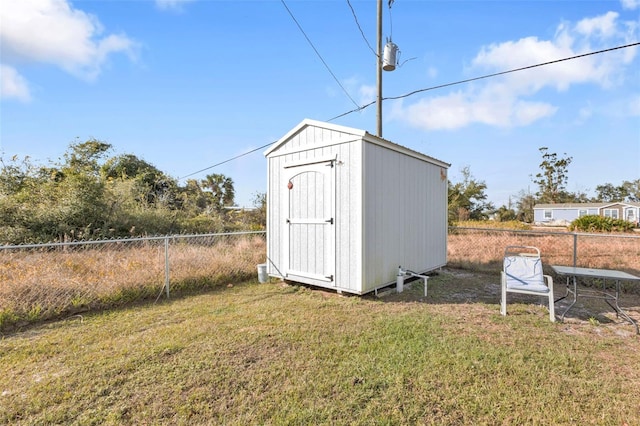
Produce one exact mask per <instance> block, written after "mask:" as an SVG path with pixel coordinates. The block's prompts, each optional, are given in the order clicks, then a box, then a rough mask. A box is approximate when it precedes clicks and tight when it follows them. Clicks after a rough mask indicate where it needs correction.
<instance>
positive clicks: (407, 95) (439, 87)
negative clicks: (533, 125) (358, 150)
mask: <svg viewBox="0 0 640 426" xmlns="http://www.w3.org/2000/svg"><path fill="white" fill-rule="evenodd" d="M638 45H640V42H636V43H631V44H625V45H623V46H616V47H611V48H609V49H602V50H597V51H595V52H589V53H583V54H580V55H575V56H570V57H568V58H562V59H556V60H553V61H548V62H543V63H540V64H535V65H528V66H526V67H521V68H514V69H511V70H508V71H501V72H496V73H493V74H487V75H483V76H480V77H473V78H468V79H465V80H459V81H455V82H453V83H445V84H440V85H438V86H431V87H427V88H425V89H418V90H414V91H413V92H409V93H406V94H404V95H400V96H388V97H383V98H382V100H383V101H386V100H393V99H403V98H408V97H409V96H413V95H415V94H416V93H422V92H427V91H430V90H436V89H442V88H444V87H449V86H456V85H458V84H464V83H470V82H472V81H477V80H483V79H486V78H491V77H497V76H500V75H505V74H510V73H514V72H518V71H524V70H529V69H532V68H538V67H542V66H545V65H551V64H557V63H559V62H565V61H570V60H573V59H578V58H584V57H585V56H592V55H598V54H601V53H606V52H611V51H613V50H618V49H626V48H629V47H634V46H638ZM376 102H377V101H375V100H374V101H372V102H369V103H368V104H366V105H362V106H361V107H358V108H356V109H352V110H351V111H347V112H345V113H342V114H340V115H337V116H335V117H333V118H331V119H329V120H327V121H333V120H336V119H338V118H340V117H344V116H346V115H349V114H352V113H354V112H358V111H362V110H364V109H366V108H368V107H370V106H371V105H373V104H375V103H376Z"/></svg>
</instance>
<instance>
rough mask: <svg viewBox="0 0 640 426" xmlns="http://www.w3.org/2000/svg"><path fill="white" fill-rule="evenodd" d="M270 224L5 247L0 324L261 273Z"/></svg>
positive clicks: (0, 263) (0, 260)
mask: <svg viewBox="0 0 640 426" xmlns="http://www.w3.org/2000/svg"><path fill="white" fill-rule="evenodd" d="M265 257H266V244H265V232H264V231H262V232H238V233H227V234H206V235H173V236H165V237H150V238H135V239H120V240H107V241H84V242H70V243H54V244H38V245H19V246H1V247H0V328H2V325H3V324H9V323H13V324H16V323H17V324H20V323H22V322H30V321H32V320H36V319H46V318H52V317H59V316H63V315H69V314H73V313H77V312H81V311H84V310H87V309H91V308H100V307H112V306H118V305H122V304H126V303H130V302H133V301H136V300H141V299H146V298H153V297H156V298H157V297H159V296H160V295H162V293H165V294H166V295H167V296H169V295H170V292H176V291H178V292H180V291H188V290H193V289H206V288H212V287H215V286H217V285H220V284H227V283H233V282H237V281H239V280H246V279H249V278H252V277H254V276H255V275H256V265H257V264H258V263H262V262H264V259H265Z"/></svg>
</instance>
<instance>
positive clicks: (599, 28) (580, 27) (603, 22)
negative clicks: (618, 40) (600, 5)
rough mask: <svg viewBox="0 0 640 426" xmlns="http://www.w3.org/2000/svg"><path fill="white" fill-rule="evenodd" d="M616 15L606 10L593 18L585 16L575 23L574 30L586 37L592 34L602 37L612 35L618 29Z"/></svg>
mask: <svg viewBox="0 0 640 426" xmlns="http://www.w3.org/2000/svg"><path fill="white" fill-rule="evenodd" d="M618 16H619V15H618V14H617V13H616V12H607V13H605V14H604V15H602V16H596V17H595V18H585V19H583V20H581V21H580V22H578V23H577V24H576V31H577V32H578V33H579V34H582V35H585V36H587V37H589V36H592V35H593V36H600V37H602V38H609V37H612V36H614V35H615V34H616V33H617V31H618V29H617V23H616V19H618Z"/></svg>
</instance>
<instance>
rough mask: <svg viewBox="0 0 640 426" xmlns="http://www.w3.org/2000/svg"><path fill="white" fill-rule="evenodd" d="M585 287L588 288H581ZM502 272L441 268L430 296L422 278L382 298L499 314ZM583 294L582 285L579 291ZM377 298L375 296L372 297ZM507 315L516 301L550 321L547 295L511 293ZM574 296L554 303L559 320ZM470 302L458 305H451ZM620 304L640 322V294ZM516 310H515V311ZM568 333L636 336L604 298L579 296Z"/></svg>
mask: <svg viewBox="0 0 640 426" xmlns="http://www.w3.org/2000/svg"><path fill="white" fill-rule="evenodd" d="M554 284H555V285H554V293H555V299H556V300H557V299H559V298H561V297H562V296H564V295H565V293H566V286H565V283H564V281H560V280H558V281H556V282H554ZM582 290H585V287H582ZM500 291H501V288H500V274H499V273H494V274H492V273H486V272H474V271H469V270H461V269H454V268H442V269H440V270H438V271H437V273H435V274H434V275H433V276H431V277H430V278H429V281H428V286H427V297H425V296H424V285H423V283H422V280H416V281H413V282H409V283H405V286H404V291H403V292H402V293H397V292H396V291H395V290H392V291H390V292H388V293H387V294H386V295H385V296H382V297H379V300H382V301H385V302H422V303H429V304H433V305H446V309H449V310H451V309H456V310H458V311H459V312H458V313H456V315H458V316H460V315H463V316H465V312H466V313H467V315H468V314H471V315H474V313H472V312H473V311H476V310H475V309H470V307H471V306H469V305H472V306H474V307H476V306H477V307H478V308H480V311H482V312H478V311H476V312H475V314H480V315H487V314H491V313H494V314H497V313H499V310H500V297H501V294H500ZM578 293H579V294H580V288H579V290H578ZM370 297H374V296H370ZM507 297H508V303H509V304H508V312H509V313H508V314H511V315H512V314H516V313H515V312H514V307H515V305H516V304H517V305H518V308H519V309H520V312H518V313H517V314H522V307H523V306H524V309H526V311H527V312H526V313H531V314H534V315H538V316H540V318H541V320H548V311H547V309H546V298H540V297H537V296H527V295H520V294H509V295H508V296H507ZM572 300H573V299H572V296H571V295H570V296H569V297H567V298H565V299H562V300H559V301H557V302H556V304H555V309H556V318H557V321H558V322H560V320H561V316H562V314H563V313H564V312H565V311H566V310H567V308H568V307H569V304H570V303H571V301H572ZM462 304H464V305H467V306H464V307H462V306H460V307H458V308H456V307H451V306H450V305H462ZM619 305H620V306H621V307H622V308H623V309H624V311H625V312H626V313H627V315H629V317H631V318H632V319H633V320H634V321H636V322H638V323H640V294H638V293H637V292H636V293H629V292H625V293H622V294H620V298H619ZM512 312H513V313H512ZM561 327H563V330H564V331H565V332H566V333H569V334H571V333H579V334H583V333H586V332H590V333H595V334H603V333H607V334H608V333H613V334H616V335H620V336H635V335H636V329H635V327H634V326H633V325H632V324H631V323H629V322H628V321H627V320H626V319H624V318H623V317H622V316H617V315H616V312H615V310H614V309H613V308H612V307H610V306H609V305H608V304H607V303H606V302H605V301H604V300H602V299H595V298H583V297H580V298H578V300H577V302H576V304H575V305H573V306H572V307H571V309H570V310H569V311H568V312H567V313H566V314H565V317H564V321H563V323H562V326H561Z"/></svg>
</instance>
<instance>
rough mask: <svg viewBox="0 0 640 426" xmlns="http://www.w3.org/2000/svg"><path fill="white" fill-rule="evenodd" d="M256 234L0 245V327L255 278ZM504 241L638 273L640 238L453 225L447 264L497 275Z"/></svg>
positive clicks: (566, 260)
mask: <svg viewBox="0 0 640 426" xmlns="http://www.w3.org/2000/svg"><path fill="white" fill-rule="evenodd" d="M265 237H266V233H265V232H264V231H260V232H237V233H226V234H205V235H173V236H165V237H151V238H132V239H121V240H106V241H84V242H69V243H55V244H38V245H19V246H0V329H3V328H4V327H5V326H7V325H10V326H11V325H15V324H21V323H28V322H31V321H34V320H41V319H46V318H55V317H63V316H67V315H71V314H74V313H78V312H82V311H85V310H87V309H95V308H102V307H114V306H118V305H124V304H127V303H131V302H134V301H138V300H143V299H154V298H156V299H157V298H158V297H161V296H167V297H168V296H170V295H172V294H174V293H176V292H177V293H180V292H188V291H193V290H204V289H207V288H215V287H216V286H220V285H227V284H233V283H237V282H239V281H243V280H247V279H252V278H255V277H256V276H257V270H256V265H257V264H260V263H263V262H265V259H266V244H265ZM507 245H532V246H536V247H538V248H539V249H540V250H541V252H542V258H543V262H544V264H545V266H546V267H547V268H548V266H549V265H551V264H558V265H575V266H582V267H593V268H611V269H620V270H624V271H627V272H630V273H632V274H640V236H635V235H622V234H581V233H571V232H545V231H529V230H527V231H522V230H505V229H491V228H487V229H483V228H458V227H452V228H450V229H449V237H448V263H449V265H451V266H454V267H461V268H466V269H471V270H476V271H491V272H496V273H497V271H499V270H500V269H501V263H502V258H503V255H504V248H505V246H507ZM637 290H638V289H633V290H632V291H637Z"/></svg>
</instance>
